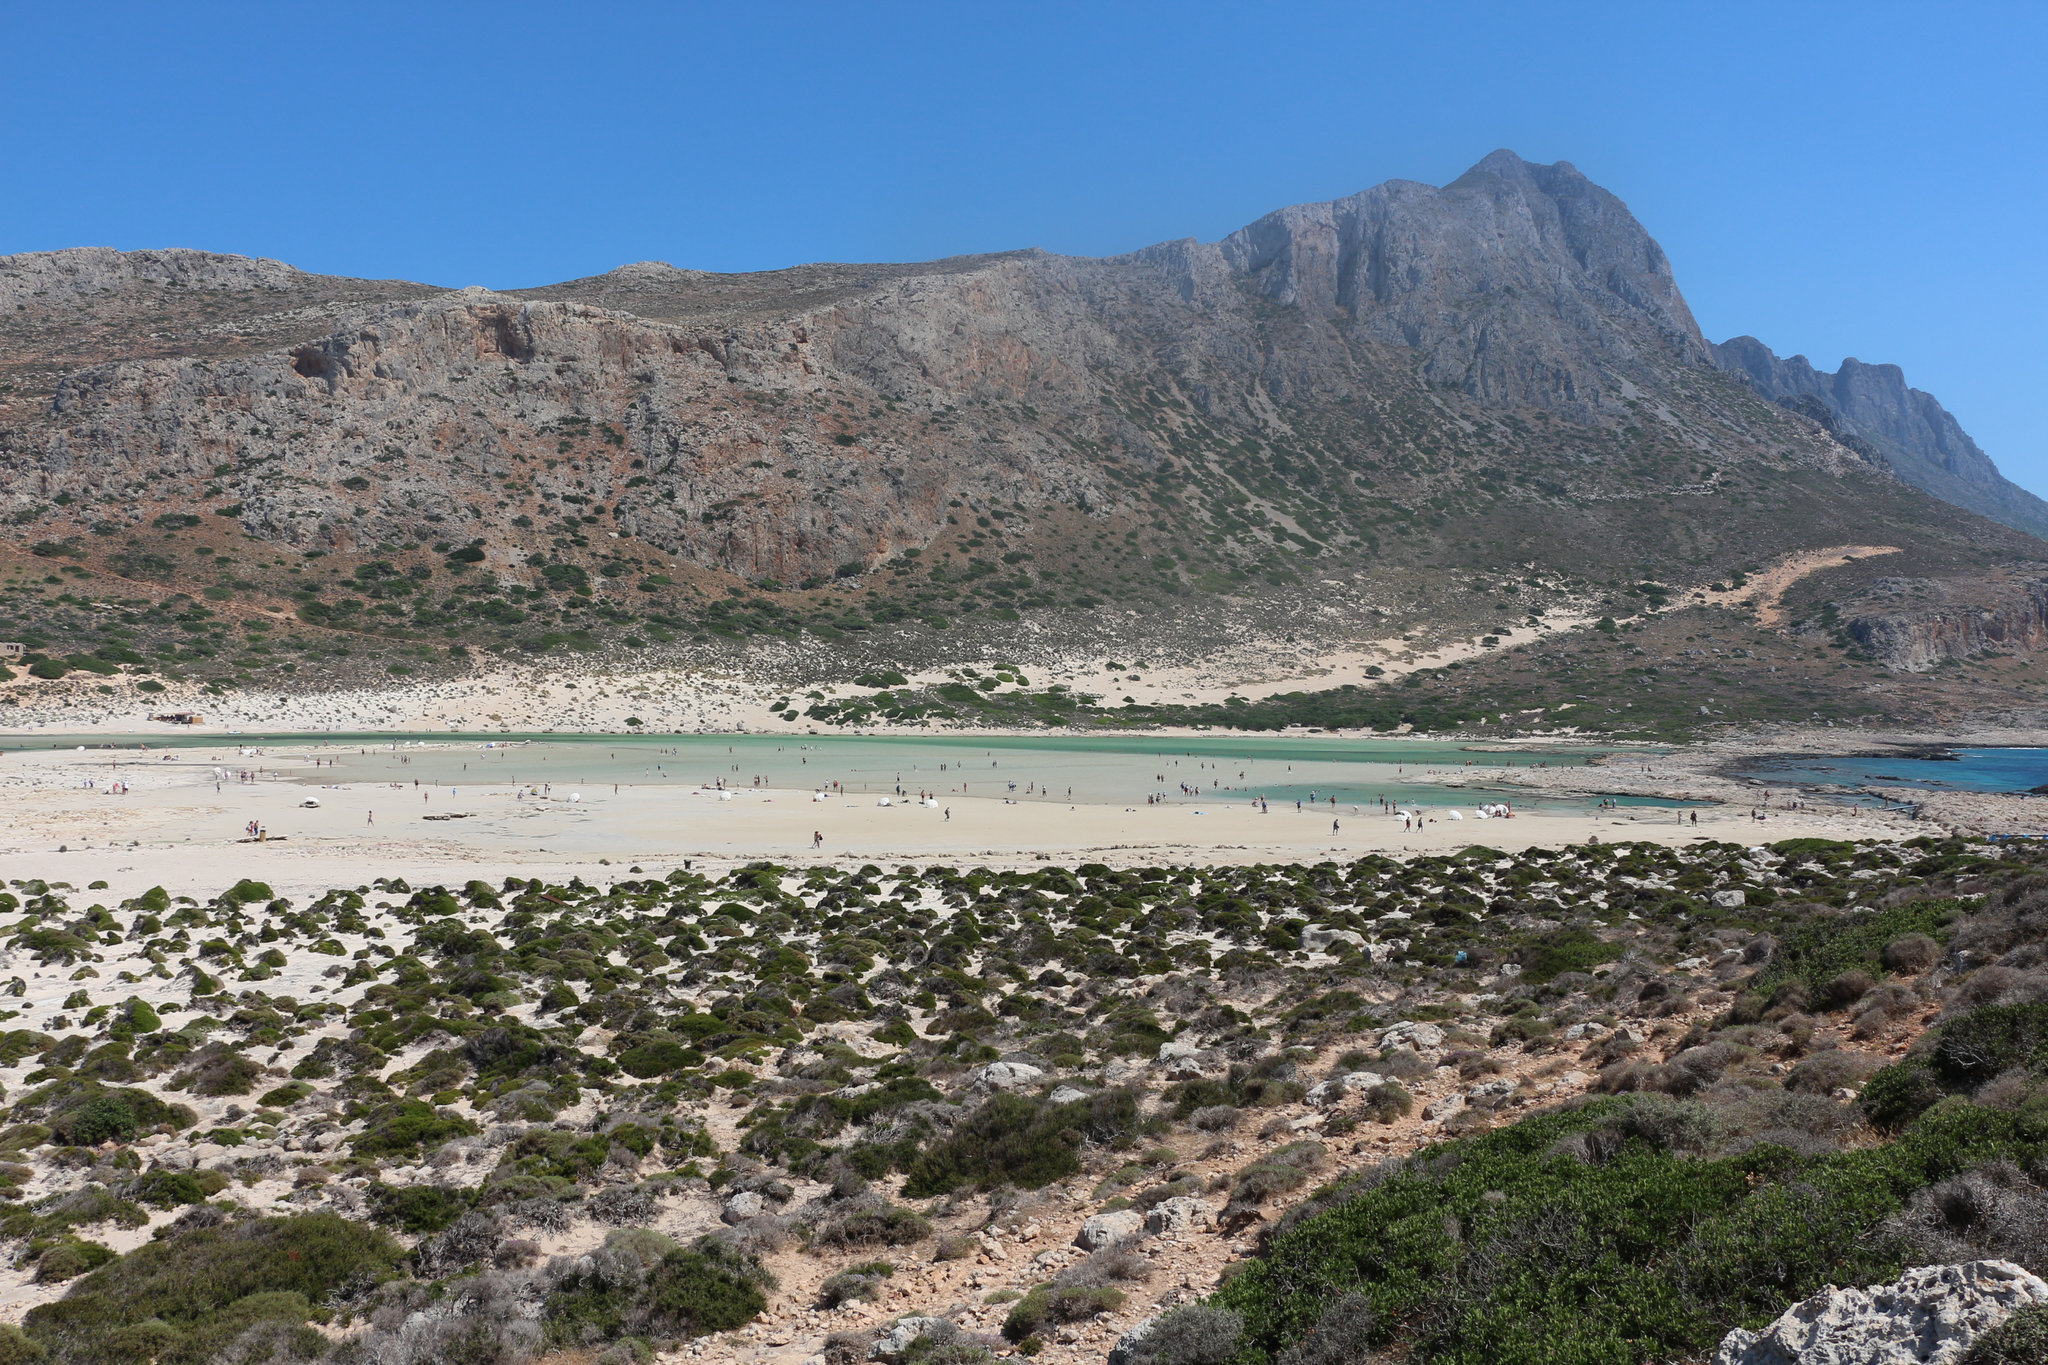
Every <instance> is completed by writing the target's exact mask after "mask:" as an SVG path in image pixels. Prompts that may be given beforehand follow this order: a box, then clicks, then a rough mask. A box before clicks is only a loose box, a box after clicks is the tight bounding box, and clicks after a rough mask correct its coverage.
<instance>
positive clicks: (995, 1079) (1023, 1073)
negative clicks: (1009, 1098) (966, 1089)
mask: <svg viewBox="0 0 2048 1365" xmlns="http://www.w3.org/2000/svg"><path fill="white" fill-rule="evenodd" d="M1044 1075H1045V1073H1044V1072H1043V1071H1040V1070H1039V1069H1038V1068H1037V1067H1035V1066H1032V1065H1031V1064H1030V1063H1028V1062H990V1063H989V1064H988V1065H987V1066H984V1067H982V1068H980V1069H979V1070H976V1071H974V1072H972V1073H970V1074H969V1075H968V1078H967V1080H968V1084H970V1085H972V1086H973V1087H974V1088H975V1089H977V1090H1015V1089H1017V1088H1019V1087H1020V1086H1026V1085H1031V1084H1034V1083H1035V1082H1037V1081H1038V1080H1039V1079H1040V1078H1042V1077H1043V1076H1044Z"/></svg>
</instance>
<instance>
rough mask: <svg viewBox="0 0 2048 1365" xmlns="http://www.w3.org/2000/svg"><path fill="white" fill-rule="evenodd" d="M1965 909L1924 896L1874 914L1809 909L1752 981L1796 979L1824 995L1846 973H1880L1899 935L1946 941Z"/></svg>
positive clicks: (1760, 984) (1759, 984)
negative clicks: (1822, 912)
mask: <svg viewBox="0 0 2048 1365" xmlns="http://www.w3.org/2000/svg"><path fill="white" fill-rule="evenodd" d="M1961 913H1962V906H1961V905H1960V904H1959V903H1958V902H1956V901H1953V900H1926V901H1911V902H1908V903H1907V904H1905V905H1901V906H1898V907H1896V908H1894V909H1891V910H1880V911H1877V912H1876V913H1875V914H1859V915H1815V914H1808V915H1806V916H1805V917H1803V918H1801V919H1799V920H1797V921H1795V922H1793V923H1792V924H1791V925H1790V926H1788V927H1787V928H1785V930H1784V931H1783V933H1782V935H1781V936H1780V938H1779V940H1778V946H1777V948H1776V949H1775V950H1773V952H1772V953H1771V960H1770V961H1769V962H1768V963H1766V964H1765V966H1764V969H1763V970H1762V971H1761V972H1759V973H1758V974H1757V976H1756V979H1755V980H1754V981H1753V982H1751V986H1752V988H1753V989H1755V990H1759V991H1764V992H1769V991H1772V990H1774V989H1776V988H1777V987H1778V986H1780V985H1783V984H1784V983H1785V982H1787V981H1798V982H1799V983H1800V984H1801V985H1803V986H1804V987H1805V988H1806V991H1807V994H1808V995H1809V996H1811V997H1812V998H1814V999H1820V998H1822V997H1823V996H1825V994H1826V992H1827V987H1828V983H1829V982H1831V981H1833V980H1834V979H1835V978H1837V977H1839V976H1842V975H1843V974H1844V973H1847V972H1865V973H1868V974H1869V975H1871V976H1873V977H1878V976H1882V975H1883V974H1884V971H1885V962H1884V950H1885V947H1886V946H1887V945H1888V944H1890V943H1892V942H1894V941H1895V940H1898V939H1901V938H1905V937H1907V936H1908V935H1913V934H1919V935H1924V936H1926V937H1928V938H1931V939H1934V940H1936V941H1937V942H1942V943H1945V942H1947V941H1948V936H1949V925H1950V924H1952V923H1953V922H1954V921H1955V919H1956V917H1957V916H1958V915H1959V914H1961Z"/></svg>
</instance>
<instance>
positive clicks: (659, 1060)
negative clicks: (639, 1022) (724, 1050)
mask: <svg viewBox="0 0 2048 1365" xmlns="http://www.w3.org/2000/svg"><path fill="white" fill-rule="evenodd" d="M703 1064H704V1054H703V1053H701V1052H699V1051H698V1050H697V1049H695V1048H693V1047H684V1046H683V1045H682V1044H680V1043H672V1042H668V1041H666V1040H663V1041H661V1042H654V1043H642V1044H641V1045H640V1046H638V1047H631V1048H627V1049H626V1050H625V1051H624V1052H621V1053H620V1054H619V1069H620V1070H622V1071H624V1072H625V1073H626V1074H627V1075H628V1076H635V1077H638V1078H639V1079H641V1080H643V1081H651V1080H653V1079H654V1078H655V1077H657V1076H666V1075H668V1074H669V1073H670V1072H673V1071H683V1070H687V1069H688V1068H690V1067H693V1066H702V1065H703Z"/></svg>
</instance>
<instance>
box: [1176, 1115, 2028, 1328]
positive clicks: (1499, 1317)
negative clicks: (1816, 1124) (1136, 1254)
mask: <svg viewBox="0 0 2048 1365" xmlns="http://www.w3.org/2000/svg"><path fill="white" fill-rule="evenodd" d="M1653 1108H1654V1109H1655V1110H1656V1112H1654V1113H1644V1112H1638V1109H1637V1108H1632V1107H1631V1106H1630V1104H1629V1103H1628V1102H1627V1101H1616V1100H1602V1101H1596V1102H1594V1103H1592V1104H1589V1105H1586V1106H1584V1107H1582V1108H1579V1109H1576V1110H1572V1111H1568V1112H1562V1113H1552V1114H1546V1115H1540V1116H1537V1117H1534V1118H1530V1119H1525V1120H1523V1121H1522V1122H1520V1123H1517V1124H1514V1125H1511V1126H1509V1127H1505V1128H1501V1129H1497V1130H1494V1131H1492V1132H1489V1133H1486V1134H1483V1135H1481V1136H1478V1137H1473V1138H1467V1139H1463V1140H1459V1141H1455V1142H1450V1143H1446V1144H1443V1145H1441V1146H1438V1147H1436V1148H1432V1149H1427V1150H1425V1151H1423V1152H1421V1153H1419V1154H1418V1155H1417V1156H1416V1157H1415V1158H1414V1159H1413V1160H1412V1161H1410V1162H1408V1163H1405V1164H1399V1165H1396V1166H1394V1167H1393V1168H1391V1169H1389V1170H1383V1171H1381V1172H1378V1173H1376V1174H1375V1175H1373V1176H1371V1177H1369V1178H1364V1179H1358V1180H1355V1181H1353V1182H1351V1183H1350V1184H1349V1185H1348V1186H1340V1187H1339V1188H1338V1189H1336V1190H1335V1191H1333V1192H1331V1193H1330V1194H1328V1195H1324V1196H1318V1205H1317V1207H1318V1209H1319V1211H1317V1212H1314V1213H1312V1214H1311V1215H1310V1216H1307V1217H1304V1218H1301V1219H1300V1220H1299V1221H1293V1220H1289V1221H1288V1222H1285V1223H1283V1224H1281V1225H1280V1226H1278V1227H1276V1229H1275V1231H1274V1233H1273V1235H1272V1239H1271V1241H1270V1243H1269V1244H1268V1246H1267V1247H1266V1248H1265V1252H1264V1254H1263V1255H1262V1256H1261V1257H1260V1258H1259V1259H1257V1260H1255V1261H1253V1262H1250V1263H1249V1264H1248V1265H1247V1267H1246V1268H1245V1270H1244V1271H1243V1272H1242V1273H1241V1274H1239V1275H1238V1276H1236V1277H1235V1278H1233V1279H1232V1280H1231V1281H1230V1283H1229V1284H1228V1285H1226V1286H1225V1287H1224V1288H1223V1290H1222V1291H1221V1292H1220V1293H1219V1294H1218V1295H1217V1296H1216V1298H1215V1299H1214V1300H1213V1302H1214V1304H1215V1305H1216V1306H1218V1307H1222V1308H1227V1309H1229V1310H1231V1311H1234V1312H1237V1313H1239V1314H1241V1315H1242V1316H1243V1318H1244V1321H1245V1325H1246V1341H1247V1345H1248V1347H1251V1348H1255V1349H1256V1350H1258V1351H1260V1352H1263V1353H1265V1354H1266V1355H1269V1356H1270V1355H1274V1354H1277V1353H1279V1352H1280V1351H1281V1350H1283V1349H1285V1348H1287V1347H1289V1346H1290V1345H1291V1344H1293V1343H1295V1342H1297V1341H1300V1340H1301V1339H1302V1338H1303V1337H1304V1336H1305V1335H1306V1334H1307V1333H1309V1331H1310V1330H1311V1329H1312V1328H1313V1327H1314V1325H1315V1324H1316V1322H1317V1321H1318V1320H1319V1318H1320V1316H1321V1314H1322V1313H1323V1312H1324V1311H1325V1309H1326V1308H1327V1306H1328V1304H1329V1303H1330V1302H1331V1301H1333V1300H1335V1299H1336V1298H1338V1297H1340V1296H1341V1295H1343V1294H1344V1293H1345V1292H1346V1291H1348V1290H1350V1289H1352V1288H1354V1287H1356V1288H1357V1289H1358V1290H1359V1292H1360V1293H1361V1294H1362V1295H1363V1296H1364V1298H1365V1299H1366V1301H1367V1302H1366V1304H1365V1305H1363V1307H1362V1310H1361V1319H1362V1320H1363V1319H1369V1320H1370V1321H1371V1322H1372V1323H1374V1324H1376V1325H1375V1327H1374V1328H1373V1337H1372V1340H1371V1341H1370V1342H1369V1343H1366V1344H1367V1345H1370V1346H1375V1347H1377V1346H1386V1345H1389V1344H1392V1343H1393V1342H1394V1339H1395V1336H1396V1334H1397V1333H1400V1332H1406V1333H1407V1334H1408V1336H1407V1339H1406V1344H1407V1347H1408V1350H1409V1356H1410V1358H1411V1359H1413V1360H1416V1361H1418V1362H1422V1361H1455V1362H1463V1363H1466V1365H1486V1363H1497V1362H1499V1361H1503V1360H1514V1361H1532V1362H1559V1363H1560V1365H1563V1363H1564V1362H1573V1363H1574V1365H1579V1363H1585V1365H1593V1363H1594V1362H1616V1363H1617V1365H1619V1363H1620V1362H1631V1363H1633V1362H1644V1363H1645V1365H1647V1362H1651V1361H1658V1360H1666V1359H1671V1358H1674V1357H1689V1356H1696V1355H1705V1354H1708V1353H1710V1352H1711V1350H1712V1348H1713V1345H1714V1343H1715V1342H1716V1341H1717V1340H1718V1339H1719V1338H1720V1337H1721V1336H1722V1335H1723V1334H1724V1333H1725V1332H1726V1331H1727V1330H1728V1328H1730V1327H1732V1326H1736V1325H1746V1326H1750V1327H1756V1326H1760V1325H1761V1324H1763V1323H1765V1322H1767V1321H1769V1320H1770V1319H1771V1318H1773V1317H1775V1316H1776V1315H1777V1314H1778V1313H1779V1312H1781V1311H1783V1309H1784V1308H1785V1306H1786V1305H1787V1304H1788V1303H1790V1302H1793V1301H1795V1300H1797V1299H1800V1298H1803V1297H1805V1296H1806V1295H1808V1294H1810V1293H1812V1292H1814V1291H1815V1290H1816V1289H1818V1288H1819V1287H1820V1286H1821V1285H1822V1284H1826V1283H1836V1284H1870V1283H1876V1282H1879V1281H1882V1280H1885V1279H1888V1278H1891V1277H1892V1276H1894V1275H1896V1274H1897V1272H1898V1270H1899V1268H1900V1265H1901V1264H1902V1259H1903V1248H1902V1247H1901V1246H1900V1245H1899V1244H1898V1243H1897V1242H1895V1241H1894V1240H1892V1239H1891V1238H1890V1237H1888V1236H1887V1235H1886V1234H1885V1233H1884V1231H1883V1225H1884V1222H1885V1220H1886V1218H1888V1217H1889V1216H1890V1215H1891V1214H1893V1213H1895V1212H1896V1211H1897V1210H1898V1209H1900V1208H1901V1207H1902V1206H1903V1204H1904V1201H1905V1200H1906V1199H1907V1198H1908V1197H1909V1196H1910V1195H1911V1194H1912V1192H1913V1191H1915V1190H1917V1189H1920V1188H1922V1187H1924V1186H1926V1185H1929V1184H1932V1183H1935V1182H1937V1181H1940V1180H1943V1179H1946V1178H1948V1177H1949V1176H1952V1175H1954V1174H1956V1173H1957V1172H1958V1171H1961V1170H1963V1169H1966V1168H1967V1167H1969V1166H1971V1165H1975V1164H1978V1163H1981V1162H1984V1161H1990V1160H1999V1159H2004V1160H2012V1161H2015V1162H2018V1163H2020V1164H2022V1165H2024V1164H2025V1162H2027V1161H2029V1160H2032V1159H2035V1158H2036V1157H2037V1156H2038V1155H2040V1154H2041V1153H2042V1152H2043V1150H2044V1143H2043V1141H2042V1135H2041V1134H2040V1133H2038V1132H2035V1131H2033V1130H2032V1129H2031V1128H2030V1127H2029V1124H2028V1121H2027V1120H2026V1119H2024V1118H2023V1117H2020V1116H2015V1115H2011V1114H2005V1113H2000V1112H1997V1111H1993V1110H1988V1109H1982V1108H1978V1107H1976V1106H1974V1105H1970V1104H1967V1103H1965V1102H1962V1101H1960V1100H1949V1101H1947V1102H1945V1103H1943V1104H1940V1105H1937V1106H1935V1108H1933V1109H1932V1110H1930V1111H1929V1112H1927V1113H1926V1114H1925V1115H1923V1116H1922V1117H1921V1118H1920V1120H1919V1121H1918V1122H1917V1123H1915V1124H1914V1125H1913V1126H1912V1127H1910V1128H1909V1129H1907V1130H1906V1131H1905V1132H1904V1133H1903V1134H1902V1135H1901V1136H1900V1137H1899V1138H1898V1139H1897V1140H1896V1141H1894V1142H1891V1143H1889V1144H1885V1145H1881V1146H1875V1147H1868V1148H1863V1149H1860V1150H1856V1151H1850V1152H1844V1153H1840V1154H1831V1155H1823V1156H1812V1157H1802V1156H1799V1155H1797V1154H1795V1153H1793V1152H1791V1151H1788V1150H1786V1149H1785V1148H1782V1147H1777V1146H1773V1145H1770V1144H1768V1143H1765V1144H1761V1145H1758V1146H1755V1147H1753V1148H1751V1149H1749V1150H1748V1151H1746V1152H1743V1153H1742V1154H1741V1155H1739V1156H1731V1157H1724V1158H1713V1159H1702V1158H1698V1157H1689V1156H1683V1155H1680V1154H1678V1153H1677V1152H1676V1151H1673V1150H1669V1149H1667V1147H1666V1146H1664V1145H1662V1143H1664V1142H1669V1143H1672V1144H1674V1145H1685V1146H1690V1145H1691V1140H1690V1138H1689V1137H1688V1135H1687V1131H1688V1130H1686V1129H1685V1125H1684V1124H1683V1123H1678V1124H1677V1126H1673V1122H1676V1121H1677V1120H1679V1119H1680V1118H1682V1117H1683V1116H1682V1115H1681V1114H1679V1113H1678V1112H1677V1111H1678V1109H1680V1108H1684V1106H1674V1105H1671V1104H1670V1102H1664V1103H1663V1104H1661V1105H1657V1106H1653ZM1666 1108H1669V1109H1672V1110H1673V1112H1672V1113H1671V1114H1669V1115H1663V1113H1662V1111H1663V1110H1664V1109H1666ZM1690 1108H1694V1109H1702V1108H1703V1107H1702V1106H1698V1105H1693V1106H1690ZM1660 1116H1662V1119H1669V1120H1672V1121H1673V1122H1663V1121H1661V1119H1660ZM1701 1117H1702V1121H1705V1120H1707V1119H1709V1118H1710V1115H1706V1114H1705V1113H1704V1112H1703V1114H1702V1116H1701ZM1695 1126H1697V1125H1695ZM1579 1134H1592V1135H1599V1140H1598V1141H1594V1142H1588V1141H1586V1140H1584V1139H1583V1138H1579V1137H1576V1136H1575V1135H1579ZM1567 1139H1570V1141H1567Z"/></svg>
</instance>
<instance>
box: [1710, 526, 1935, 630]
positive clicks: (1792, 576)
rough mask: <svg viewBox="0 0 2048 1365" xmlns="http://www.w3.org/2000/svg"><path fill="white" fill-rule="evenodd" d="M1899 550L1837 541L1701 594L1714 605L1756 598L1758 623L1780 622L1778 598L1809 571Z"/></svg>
mask: <svg viewBox="0 0 2048 1365" xmlns="http://www.w3.org/2000/svg"><path fill="white" fill-rule="evenodd" d="M1898 552H1899V547H1898V546H1896V545H1836V546H1832V547H1830V548H1828V549H1825V550H1808V551H1806V552H1805V553H1804V554H1796V555H1790V556H1788V557H1786V558H1784V559H1781V560H1779V561H1778V562H1777V563H1776V564H1773V565H1772V566H1771V567H1770V568H1768V569H1765V570H1764V571H1763V572H1762V573H1758V574H1751V575H1750V577H1749V581H1748V582H1746V583H1744V584H1743V585H1742V586H1741V587H1739V588H1728V589H1725V590H1723V591H1721V592H1713V591H1711V590H1710V591H1708V592H1705V593H1702V594H1701V596H1703V597H1704V598H1705V599H1706V600H1707V601H1708V602H1710V603H1712V604H1713V605H1715V606H1727V605H1729V604H1730V603H1740V602H1754V603H1755V604H1756V608H1757V613H1756V619H1757V624H1758V625H1762V626H1778V625H1782V624H1784V620H1785V609H1784V608H1783V607H1782V606H1781V605H1779V602H1778V599H1779V598H1781V597H1783V596H1784V595H1785V592H1786V590H1787V589H1789V588H1790V587H1791V586H1792V585H1793V584H1794V583H1797V582H1798V581H1799V580H1800V579H1802V578H1804V577H1806V576H1807V575H1808V574H1812V573H1819V572H1820V571H1821V570H1822V569H1833V568H1838V567H1840V566H1841V565H1844V564H1853V563H1854V562H1855V561H1857V560H1859V559H1873V558H1875V557H1876V556H1878V555H1895V554H1897V553H1898Z"/></svg>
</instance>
